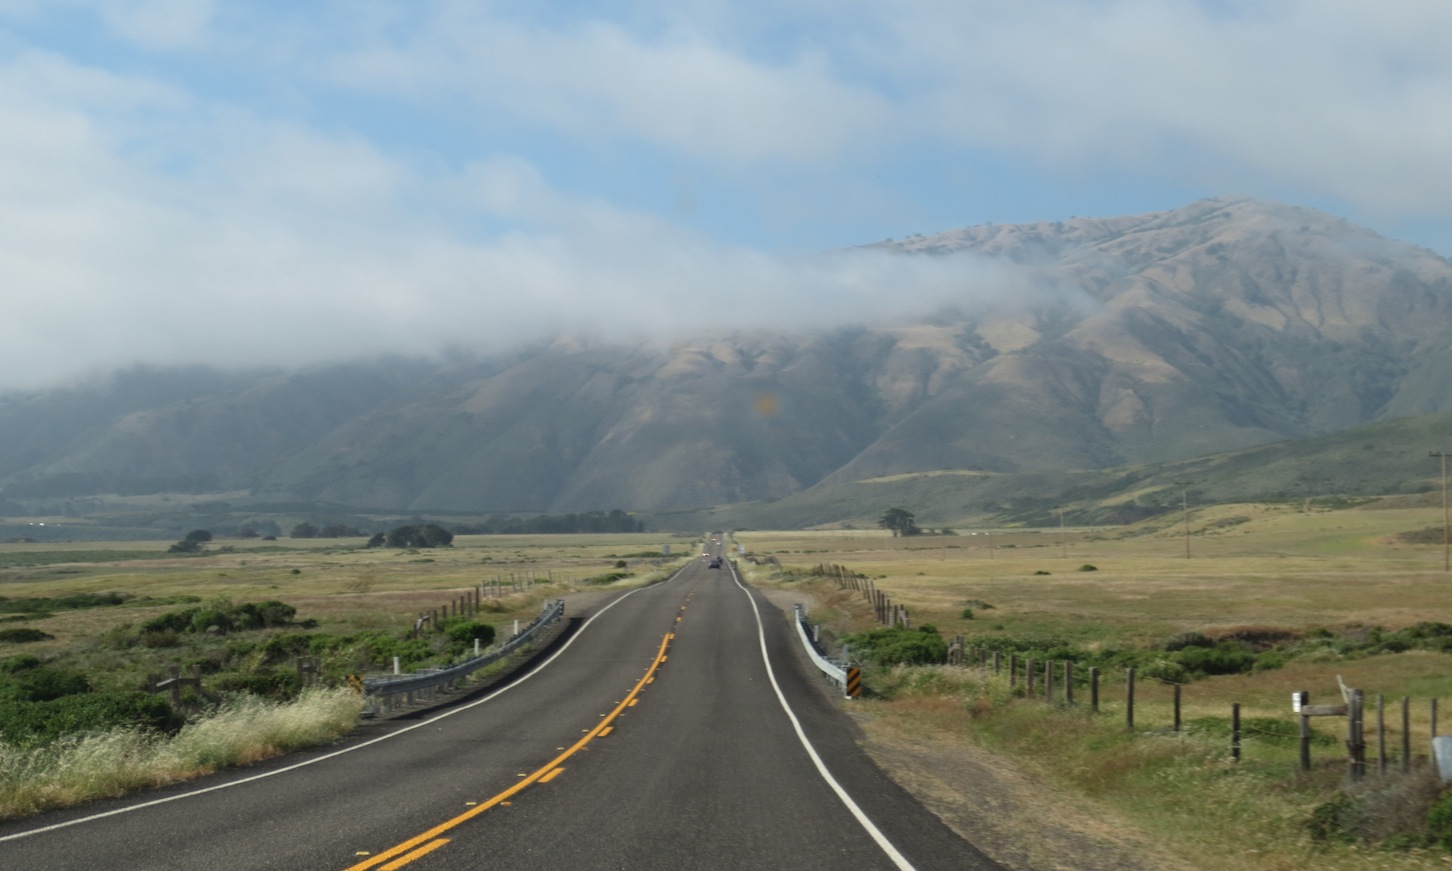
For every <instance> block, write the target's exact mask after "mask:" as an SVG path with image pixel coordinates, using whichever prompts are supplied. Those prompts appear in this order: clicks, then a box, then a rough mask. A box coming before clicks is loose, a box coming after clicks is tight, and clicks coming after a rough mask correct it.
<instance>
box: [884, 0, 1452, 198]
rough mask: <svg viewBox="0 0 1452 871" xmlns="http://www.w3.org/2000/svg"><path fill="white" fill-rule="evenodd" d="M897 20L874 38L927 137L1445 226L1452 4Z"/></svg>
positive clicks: (1288, 3)
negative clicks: (909, 80)
mask: <svg viewBox="0 0 1452 871" xmlns="http://www.w3.org/2000/svg"><path fill="white" fill-rule="evenodd" d="M895 13H896V14H894V15H892V16H890V17H885V19H884V20H883V21H882V22H881V23H882V24H883V25H884V27H886V28H888V29H890V31H891V32H892V40H893V42H892V45H895V46H898V47H901V48H902V49H903V50H902V51H901V57H902V58H903V59H904V60H903V64H904V66H907V67H911V68H913V69H916V70H917V71H918V73H919V77H920V79H921V80H922V81H924V82H928V83H931V84H929V85H927V86H926V87H923V88H921V89H920V90H918V91H916V92H915V93H914V94H913V95H912V97H911V101H912V102H913V103H914V104H915V105H916V112H915V113H914V115H915V119H916V123H917V127H918V130H919V131H920V132H921V133H922V134H924V135H942V136H946V137H949V138H950V139H951V140H952V141H956V142H959V143H963V144H967V145H988V146H991V147H995V148H1000V149H1004V150H1007V151H1021V152H1027V153H1031V154H1036V155H1038V156H1040V157H1041V158H1042V159H1044V160H1047V161H1050V162H1052V163H1055V164H1059V165H1069V166H1103V165H1105V164H1108V165H1111V166H1120V167H1127V166H1139V167H1141V168H1143V169H1146V170H1147V171H1149V172H1155V171H1157V170H1158V171H1159V172H1161V173H1163V174H1166V175H1168V174H1184V173H1187V172H1189V173H1194V172H1196V171H1201V172H1204V173H1205V174H1206V176H1207V177H1210V176H1212V174H1219V175H1215V176H1213V177H1217V178H1218V177H1223V175H1224V174H1225V173H1227V172H1228V173H1230V174H1232V175H1233V174H1235V173H1239V174H1240V175H1241V176H1242V177H1248V178H1267V177H1269V178H1277V179H1280V180H1282V182H1296V183H1299V184H1300V185H1302V186H1304V187H1305V188H1307V189H1310V190H1319V191H1321V192H1323V193H1326V194H1331V195H1334V196H1338V197H1343V198H1346V199H1348V200H1350V201H1353V202H1358V203H1361V204H1363V205H1367V206H1372V207H1380V208H1385V209H1394V210H1395V209H1401V210H1411V211H1424V212H1432V211H1441V210H1443V209H1444V208H1445V203H1446V201H1447V199H1448V197H1449V195H1452V176H1449V175H1448V174H1447V173H1445V172H1443V171H1441V170H1440V168H1439V167H1440V166H1441V164H1442V162H1443V160H1444V158H1443V157H1442V156H1441V155H1445V154H1446V153H1448V150H1449V149H1452V121H1449V119H1452V60H1449V58H1448V56H1447V54H1446V52H1445V48H1444V46H1442V45H1440V44H1439V39H1438V38H1437V36H1436V34H1445V33H1447V32H1452V6H1448V5H1447V4H1443V3H1436V2H1427V0H1420V2H1418V0H1392V2H1387V3H1378V4H1361V3H1353V2H1320V0H1315V2H1312V0H1282V2H1273V3H1254V4H1251V3H1244V4H1235V3H1220V4H1209V3H1201V2H1190V0H1180V2H1163V0H1112V2H1103V3H1084V2H1074V0H1050V2H1044V3H1035V4H1032V5H1030V4H1013V5H998V4H992V5H990V4H949V5H944V4H937V3H919V4H911V11H909V12H904V11H903V10H902V9H901V8H899V9H897V10H895ZM907 47H912V49H913V50H912V51H907V50H906V49H907ZM879 48H881V46H879ZM895 56H896V55H895ZM877 59H878V60H879V61H882V60H883V52H879V54H878V56H877ZM1185 151H1188V152H1189V154H1188V155H1185V154H1184V152H1185ZM1187 158H1188V159H1187ZM1197 163H1198V164H1200V165H1201V166H1200V168H1199V169H1198V170H1197V168H1196V164H1197Z"/></svg>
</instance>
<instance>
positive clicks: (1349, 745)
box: [1346, 690, 1366, 780]
mask: <svg viewBox="0 0 1452 871" xmlns="http://www.w3.org/2000/svg"><path fill="white" fill-rule="evenodd" d="M1365 708H1366V697H1365V695H1364V694H1363V693H1362V691H1361V690H1352V691H1351V702H1350V704H1348V705H1347V709H1346V750H1347V757H1346V767H1347V775H1348V776H1349V777H1350V778H1351V779H1352V780H1361V779H1362V778H1363V777H1365V776H1366V736H1365V732H1364V730H1363V729H1362V718H1363V716H1364V714H1365Z"/></svg>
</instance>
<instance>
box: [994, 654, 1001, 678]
mask: <svg viewBox="0 0 1452 871" xmlns="http://www.w3.org/2000/svg"><path fill="white" fill-rule="evenodd" d="M993 673H994V674H1002V673H1003V651H1002V650H995V651H993Z"/></svg>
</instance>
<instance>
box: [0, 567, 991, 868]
mask: <svg viewBox="0 0 1452 871" xmlns="http://www.w3.org/2000/svg"><path fill="white" fill-rule="evenodd" d="M581 618H583V619H582V625H580V626H579V628H578V630H577V631H576V632H575V633H574V634H572V635H571V636H570V637H569V638H568V640H567V641H566V642H565V643H564V644H563V645H561V646H560V647H559V648H558V649H557V650H556V651H555V652H554V653H553V654H552V655H551V656H550V657H549V658H547V659H546V660H545V661H544V662H543V663H541V664H540V665H539V666H538V667H537V668H535V669H534V670H533V671H531V672H530V673H529V674H528V675H527V676H525V677H524V678H523V679H521V680H519V681H516V682H515V683H513V684H511V685H510V686H508V687H506V688H505V689H503V690H499V691H496V692H494V693H491V694H489V695H486V696H484V697H483V698H481V699H478V700H475V701H473V702H470V703H467V704H462V705H458V706H455V707H452V708H449V709H446V710H444V711H442V712H432V713H430V714H427V715H417V716H415V717H411V718H409V717H405V718H398V719H394V720H391V721H389V722H387V723H379V724H371V725H368V726H365V727H364V728H363V729H360V730H359V732H358V733H357V734H356V735H354V736H353V737H351V738H350V739H348V740H347V741H345V742H343V743H342V744H340V745H336V746H334V747H332V748H328V749H325V750H319V751H314V752H311V753H306V754H293V755H291V756H289V757H286V758H285V759H281V760H274V761H272V762H270V763H268V764H265V765H260V766H254V767H252V768H248V769H244V770H240V771H234V772H228V773H224V774H221V775H217V776H214V777H210V778H206V779H204V780H201V781H194V782H192V783H189V784H182V785H178V786H175V787H171V788H168V789H165V790H155V791H152V792H148V793H145V794H142V795H139V796H136V797H132V798H129V799H124V800H117V801H110V802H96V803H92V804H89V805H87V806H85V807H83V808H75V809H71V810H67V811H62V812H55V813H50V814H45V815H42V816H38V817H33V818H29V819H25V820H17V821H10V822H8V823H3V824H0V867H4V868H6V869H15V871H25V869H45V871H69V869H77V871H81V869H84V871H104V869H126V871H139V869H186V871H195V869H217V871H220V869H228V871H233V869H286V871H299V869H330V871H343V869H351V871H370V869H379V871H397V869H400V868H407V869H409V871H441V869H479V868H499V869H540V871H546V869H548V871H555V869H560V868H572V869H593V868H601V869H605V868H612V869H632V871H637V869H672V871H682V869H684V871H689V869H723V868H733V869H737V868H740V869H748V868H763V869H768V868H783V867H791V866H796V867H806V868H814V869H837V868H841V869H878V868H881V869H906V868H915V869H921V871H928V869H960V871H961V869H992V868H997V867H998V866H997V865H995V864H994V863H993V862H991V861H990V860H988V859H987V858H985V857H984V856H983V855H982V854H981V853H979V852H978V850H976V849H975V848H974V847H973V846H972V845H970V844H968V843H967V842H965V841H963V840H962V839H961V838H959V837H958V836H957V835H956V834H954V833H953V832H952V831H951V830H949V829H948V828H947V827H946V826H945V825H943V823H942V822H941V821H940V820H938V818H937V817H935V816H933V815H932V814H931V813H930V812H928V811H927V810H926V809H924V808H923V807H922V806H921V805H920V804H919V803H918V802H917V801H915V800H914V799H913V798H912V797H911V796H910V795H908V794H907V793H906V792H905V791H904V790H902V789H901V788H899V787H898V786H897V785H896V784H894V783H893V782H892V781H891V780H890V779H889V778H888V777H886V775H884V774H883V773H882V772H881V771H880V770H879V769H878V768H877V767H876V766H875V765H874V764H873V763H872V761H871V760H870V759H869V758H868V757H867V756H866V754H865V753H863V752H862V751H861V749H860V748H858V746H857V745H856V743H855V741H854V740H853V737H852V730H851V727H850V725H849V723H848V721H847V719H846V717H845V716H844V715H843V714H842V713H841V712H840V711H838V710H836V708H835V705H834V702H833V701H832V699H831V698H830V697H829V696H828V695H827V694H826V693H824V692H822V689H821V686H820V683H821V678H820V677H819V676H817V675H814V674H812V673H809V671H808V668H809V666H807V665H806V664H805V663H806V658H805V656H804V655H802V654H801V652H800V651H798V650H796V649H795V648H794V646H793V645H794V644H796V641H795V639H794V638H793V636H792V628H791V625H790V621H789V620H787V619H784V618H783V615H782V614H781V613H780V612H779V611H778V610H777V609H776V608H774V607H771V606H770V605H768V604H766V603H765V601H764V600H763V599H760V598H759V597H758V596H757V595H756V594H755V593H753V592H752V591H751V590H750V589H749V588H748V587H746V586H745V585H743V584H741V583H740V581H739V579H738V578H737V576H736V573H735V571H734V569H733V568H732V566H731V565H730V563H729V562H728V563H726V564H725V565H724V566H723V567H722V568H721V569H710V568H707V564H706V561H705V560H694V561H692V563H691V564H690V565H688V566H686V567H685V568H684V569H682V570H681V571H680V572H678V573H677V574H676V575H674V576H673V577H672V578H671V579H670V580H668V581H666V582H663V583H660V584H656V585H654V586H650V587H646V588H642V589H639V590H635V591H632V592H630V593H626V594H622V595H621V596H619V597H616V598H614V599H611V600H608V601H607V602H604V603H602V604H601V605H600V606H598V607H597V608H596V609H595V610H593V611H592V612H589V613H587V614H585V615H578V616H577V618H576V619H581Z"/></svg>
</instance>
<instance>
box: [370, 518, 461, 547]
mask: <svg viewBox="0 0 1452 871" xmlns="http://www.w3.org/2000/svg"><path fill="white" fill-rule="evenodd" d="M384 542H385V543H387V545H388V546H389V547H450V546H451V545H453V543H454V534H453V533H452V532H449V531H448V530H447V529H444V528H443V527H442V526H439V525H438V524H437V523H425V524H410V525H408V526H396V527H394V528H393V529H390V530H388V534H387V535H386V536H384Z"/></svg>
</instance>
